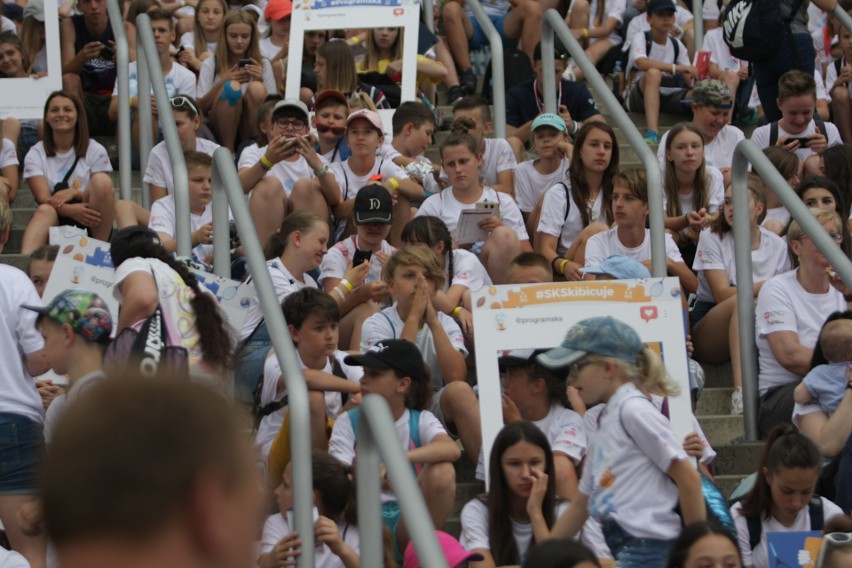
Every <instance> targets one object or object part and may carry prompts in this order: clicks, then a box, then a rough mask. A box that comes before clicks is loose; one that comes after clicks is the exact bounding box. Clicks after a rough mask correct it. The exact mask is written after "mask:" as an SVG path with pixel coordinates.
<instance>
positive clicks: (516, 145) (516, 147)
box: [506, 136, 527, 164]
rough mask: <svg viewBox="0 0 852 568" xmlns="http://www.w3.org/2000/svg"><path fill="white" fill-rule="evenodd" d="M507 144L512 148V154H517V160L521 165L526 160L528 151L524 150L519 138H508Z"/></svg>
mask: <svg viewBox="0 0 852 568" xmlns="http://www.w3.org/2000/svg"><path fill="white" fill-rule="evenodd" d="M506 142H508V143H509V146H511V147H512V152H514V153H515V160H517V162H518V163H519V164H520V163H521V162H523V161H524V160H525V159H526V154H527V151H526V149H525V148H524V143H523V142H522V141H521V139H520V138H518V137H517V136H507V137H506Z"/></svg>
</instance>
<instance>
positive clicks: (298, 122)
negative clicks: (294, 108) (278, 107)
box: [275, 118, 307, 130]
mask: <svg viewBox="0 0 852 568" xmlns="http://www.w3.org/2000/svg"><path fill="white" fill-rule="evenodd" d="M275 124H277V125H278V128H280V129H281V130H287V129H288V128H291V129H293V130H301V129H302V128H304V127H305V126H307V123H306V122H305V121H304V120H302V119H301V118H293V119H289V120H288V119H286V118H279V119H277V120H276V121H275Z"/></svg>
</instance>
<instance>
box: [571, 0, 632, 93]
mask: <svg viewBox="0 0 852 568" xmlns="http://www.w3.org/2000/svg"><path fill="white" fill-rule="evenodd" d="M626 8H627V3H626V1H625V0H609V1H607V0H588V1H583V2H571V6H569V8H568V15H567V16H566V18H565V22H566V23H567V24H568V27H569V28H571V32H572V33H573V34H574V37H576V38H578V40H579V41H581V42H583V43H582V45H583V47H585V48H586V56H587V57H588V58H589V59H590V60H591V62H592V63H594V64H597V62H598V61H600V60H601V59H602V58H603V56H604V55H606V54H607V52H608V51H609V50H610V49H612V48H613V47H615V46H617V45H621V44H622V43H623V41H624V38H623V37H622V36H621V35H620V34H619V33H618V32H619V28H620V27H621V25H622V23H623V22H624V11H625V9H626ZM571 69H572V71H573V73H574V78H575V80H577V81H579V80H581V79H582V78H583V75H582V73H578V71H579V70H580V68H579V67H573V68H571Z"/></svg>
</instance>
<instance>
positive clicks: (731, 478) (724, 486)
mask: <svg viewBox="0 0 852 568" xmlns="http://www.w3.org/2000/svg"><path fill="white" fill-rule="evenodd" d="M747 476H748V474H742V475H717V476H716V477H715V481H716V485H717V486H718V487H719V489H721V490H722V494H723V495H724V496H725V497H730V496H731V493H733V491H734V489H736V488H737V485H739V484H740V482H741V481H742V480H743V479H745V478H746V477H747Z"/></svg>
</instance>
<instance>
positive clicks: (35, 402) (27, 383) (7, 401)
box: [0, 264, 44, 422]
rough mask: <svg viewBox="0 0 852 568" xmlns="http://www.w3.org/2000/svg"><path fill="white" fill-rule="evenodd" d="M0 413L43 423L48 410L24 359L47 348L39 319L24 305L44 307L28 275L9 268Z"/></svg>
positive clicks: (1, 306) (3, 268) (2, 307)
mask: <svg viewBox="0 0 852 568" xmlns="http://www.w3.org/2000/svg"><path fill="white" fill-rule="evenodd" d="M0 282H3V285H2V286H0V321H1V322H2V323H0V357H2V361H3V365H0V412H8V413H11V414H19V415H21V416H26V417H27V418H29V419H30V420H35V421H36V422H41V421H42V420H43V419H44V407H43V406H42V403H41V397H40V396H39V394H38V391H37V390H36V388H35V382H34V381H33V378H32V377H31V376H30V375H29V373H27V368H26V365H25V364H24V358H23V356H24V355H29V354H31V353H35V352H36V351H38V350H39V349H42V348H43V347H44V339H42V337H41V333H39V332H38V331H37V330H36V325H35V322H36V318H37V317H38V315H37V314H36V313H35V312H34V311H32V310H25V309H24V308H22V307H21V306H22V305H25V304H26V305H28V306H41V305H43V304H42V301H41V298H39V297H38V293H36V290H35V287H34V286H33V283H32V282H31V281H30V279H29V278H28V277H27V275H26V274H25V273H24V272H22V271H21V270H18V269H17V268H14V267H12V266H7V265H5V264H0Z"/></svg>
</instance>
